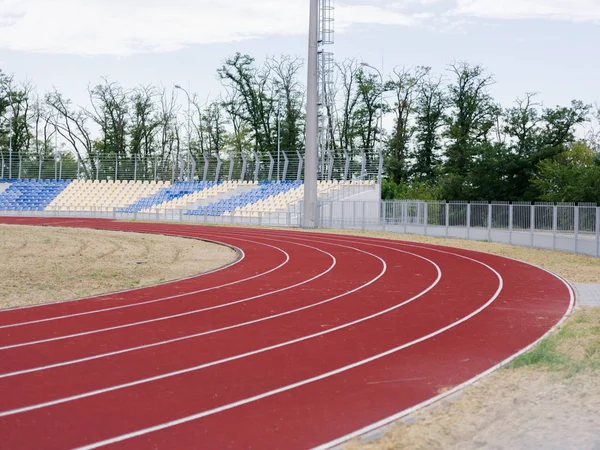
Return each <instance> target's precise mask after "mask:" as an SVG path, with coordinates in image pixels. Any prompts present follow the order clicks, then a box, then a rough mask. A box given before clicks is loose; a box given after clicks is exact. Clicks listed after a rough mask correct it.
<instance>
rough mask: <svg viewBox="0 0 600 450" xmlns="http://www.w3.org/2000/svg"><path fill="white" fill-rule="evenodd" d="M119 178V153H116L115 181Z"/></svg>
mask: <svg viewBox="0 0 600 450" xmlns="http://www.w3.org/2000/svg"><path fill="white" fill-rule="evenodd" d="M118 179H119V154H118V153H115V181H117V180H118Z"/></svg>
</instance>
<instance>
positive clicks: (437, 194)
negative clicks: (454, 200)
mask: <svg viewBox="0 0 600 450" xmlns="http://www.w3.org/2000/svg"><path fill="white" fill-rule="evenodd" d="M381 197H382V199H383V200H402V199H409V200H424V201H433V200H441V199H442V191H441V189H440V186H438V185H437V184H436V183H433V182H431V181H418V180H413V181H411V182H406V183H400V184H396V183H395V182H394V181H392V180H388V179H383V180H382V185H381Z"/></svg>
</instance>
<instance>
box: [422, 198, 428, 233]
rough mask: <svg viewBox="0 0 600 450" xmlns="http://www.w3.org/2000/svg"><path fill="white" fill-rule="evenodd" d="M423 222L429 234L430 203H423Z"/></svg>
mask: <svg viewBox="0 0 600 450" xmlns="http://www.w3.org/2000/svg"><path fill="white" fill-rule="evenodd" d="M423 208H424V209H423V224H424V226H425V236H427V225H428V223H429V203H427V202H425V203H423Z"/></svg>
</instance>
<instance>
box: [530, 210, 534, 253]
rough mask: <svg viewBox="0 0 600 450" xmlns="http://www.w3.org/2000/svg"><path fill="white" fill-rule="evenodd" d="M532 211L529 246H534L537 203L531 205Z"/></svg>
mask: <svg viewBox="0 0 600 450" xmlns="http://www.w3.org/2000/svg"><path fill="white" fill-rule="evenodd" d="M530 211H531V213H530V214H529V216H530V217H529V220H530V223H529V232H530V233H531V236H529V246H530V247H531V248H533V236H534V235H535V205H531V206H530Z"/></svg>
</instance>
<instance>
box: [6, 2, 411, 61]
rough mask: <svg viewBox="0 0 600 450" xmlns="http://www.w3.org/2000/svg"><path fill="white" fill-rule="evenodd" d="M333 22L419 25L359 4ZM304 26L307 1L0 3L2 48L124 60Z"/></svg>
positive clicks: (300, 30)
mask: <svg viewBox="0 0 600 450" xmlns="http://www.w3.org/2000/svg"><path fill="white" fill-rule="evenodd" d="M365 2H366V0H365ZM335 15H336V29H337V30H338V31H343V30H344V29H346V28H347V27H349V26H351V25H354V24H366V23H370V24H387V25H410V24H413V23H415V21H417V20H418V19H417V18H415V17H411V16H410V15H408V14H403V13H401V12H398V11H396V10H393V9H389V8H387V9H386V8H384V7H381V6H367V5H357V4H353V5H347V6H345V5H343V4H341V5H339V4H338V5H336V10H335ZM307 20H308V1H307V0H285V1H283V2H282V1H278V0H228V1H226V2H225V1H215V0H170V1H169V0H4V1H1V0H0V48H4V49H9V50H16V51H28V52H49V53H67V54H77V55H98V54H107V55H122V56H126V55H131V54H134V53H146V52H167V51H174V50H177V49H180V48H182V47H185V46H187V45H192V44H211V43H220V42H232V41H239V40H243V39H251V38H255V37H261V36H269V35H270V36H286V35H287V36H289V35H301V34H305V33H306V29H307Z"/></svg>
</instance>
